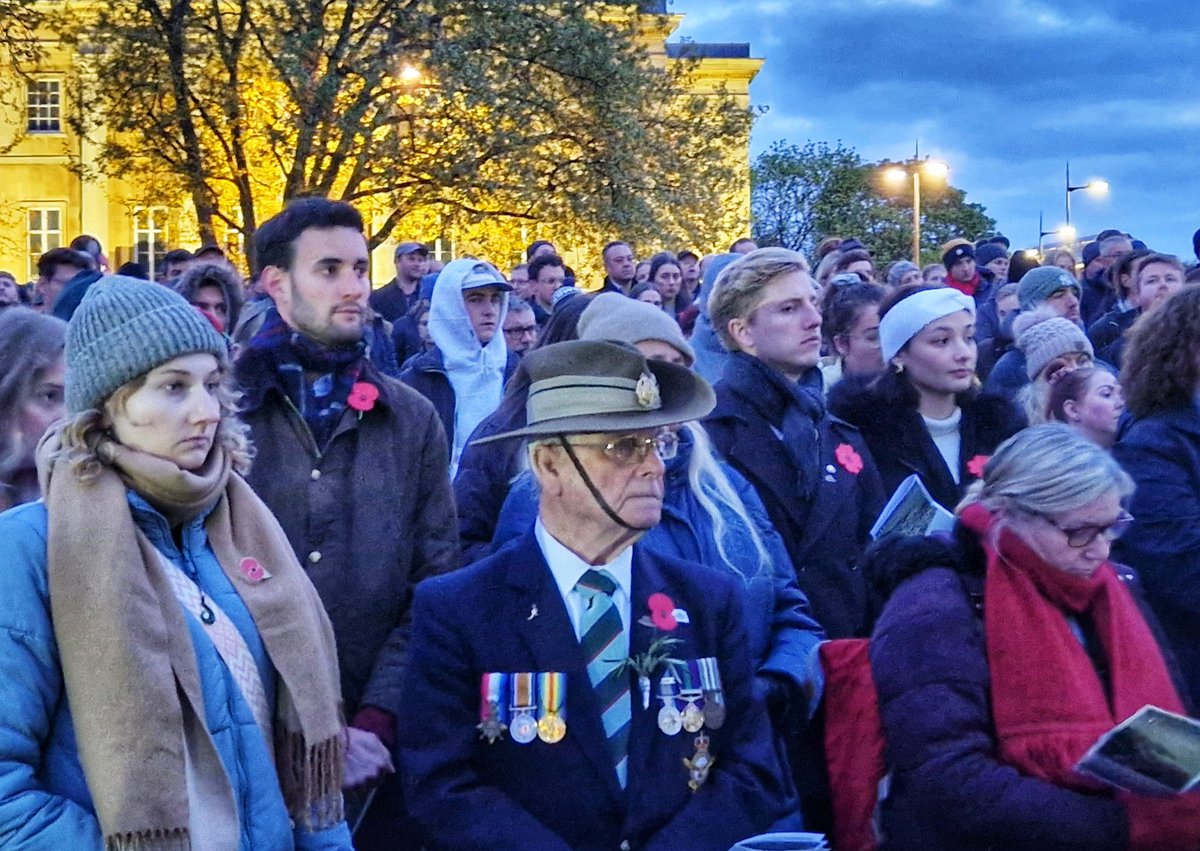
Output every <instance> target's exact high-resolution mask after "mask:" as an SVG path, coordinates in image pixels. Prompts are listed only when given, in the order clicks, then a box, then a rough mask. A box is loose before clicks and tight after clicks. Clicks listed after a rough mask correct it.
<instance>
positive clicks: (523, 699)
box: [508, 673, 538, 745]
mask: <svg viewBox="0 0 1200 851" xmlns="http://www.w3.org/2000/svg"><path fill="white" fill-rule="evenodd" d="M512 680H513V703H512V711H513V716H512V720H511V721H510V722H509V723H508V734H509V735H510V736H512V737H513V741H514V742H516V743H518V744H521V745H527V744H529V743H530V742H532V741H533V740H534V739H536V738H537V734H538V725H537V721H535V720H534V718H533V712H534V710H535V709H536V708H537V705H536V704H535V703H534V702H533V674H530V673H523V674H513V675H512Z"/></svg>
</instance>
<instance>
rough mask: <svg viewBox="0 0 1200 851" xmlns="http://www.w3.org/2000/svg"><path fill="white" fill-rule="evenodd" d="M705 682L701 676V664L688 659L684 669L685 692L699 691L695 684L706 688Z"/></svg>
mask: <svg viewBox="0 0 1200 851" xmlns="http://www.w3.org/2000/svg"><path fill="white" fill-rule="evenodd" d="M703 682H704V680H703V678H702V677H701V676H700V663H699V662H698V661H696V660H695V659H688V660H687V664H686V665H684V668H683V690H684V691H685V692H688V691H698V690H699V689H697V688H696V685H695V684H696V683H701V686H700V688H701V689H702V688H704V686H703Z"/></svg>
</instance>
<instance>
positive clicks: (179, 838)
mask: <svg viewBox="0 0 1200 851" xmlns="http://www.w3.org/2000/svg"><path fill="white" fill-rule="evenodd" d="M104 848H105V851H191V848H192V840H191V837H190V836H189V835H188V830H187V828H186V827H177V828H173V829H169V830H142V831H138V832H137V833H122V834H118V835H115V836H108V837H105V840H104Z"/></svg>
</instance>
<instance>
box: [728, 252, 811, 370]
mask: <svg viewBox="0 0 1200 851" xmlns="http://www.w3.org/2000/svg"><path fill="white" fill-rule="evenodd" d="M792 272H804V273H806V274H807V273H808V261H807V260H805V259H804V255H803V254H801V253H800V252H798V251H792V250H790V249H787V248H759V249H757V250H755V251H751V252H750V253H749V254H747V255H746V256H744V257H742V258H741V259H740V260H734V261H733V262H732V263H730V264H729V265H728V266H726V267H725V268H724V269H722V270H721V273H720V274H719V275H718V276H717V280H716V282H715V283H714V284H713V290H712V293H711V294H710V295H709V296H708V318H709V320H710V321H711V323H712V327H713V330H715V331H716V332H717V336H718V337H719V338H720V340H721V344H722V345H724V346H725V348H727V349H729V351H731V352H736V351H738V345H737V342H736V341H734V339H733V338H732V337H731V336H730V334H729V323H730V321H731V320H733V319H737V318H740V317H745V316H748V315H750V313H751V312H752V311H753V310H754V308H755V307H757V306H758V304H759V302H760V301H761V299H762V291H763V290H764V289H765V288H766V287H767V286H768V285H769V284H770V283H771V282H772V281H774V280H775V279H776V278H778V277H780V276H782V275H787V274H790V273H792Z"/></svg>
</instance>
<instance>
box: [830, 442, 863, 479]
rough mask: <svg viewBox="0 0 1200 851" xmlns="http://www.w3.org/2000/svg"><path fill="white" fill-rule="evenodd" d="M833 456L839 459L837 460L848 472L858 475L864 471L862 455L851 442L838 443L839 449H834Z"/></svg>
mask: <svg viewBox="0 0 1200 851" xmlns="http://www.w3.org/2000/svg"><path fill="white" fill-rule="evenodd" d="M833 457H834V458H836V459H837V462H838V463H839V464H841V465H842V466H843V467H844V468H845V469H846V471H847V472H849V473H853V474H854V475H856V476H857V475H858V474H859V473H861V472H862V468H863V459H862V456H861V455H859V454H858V453H857V452H856V451H855V450H854V447H853V446H851V445H850V444H849V443H840V444H838V447H837V449H835V450H833Z"/></svg>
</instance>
